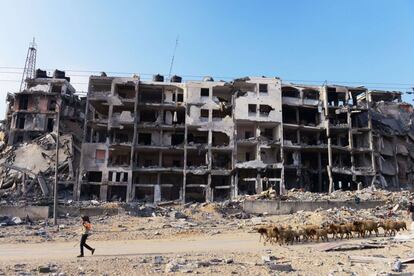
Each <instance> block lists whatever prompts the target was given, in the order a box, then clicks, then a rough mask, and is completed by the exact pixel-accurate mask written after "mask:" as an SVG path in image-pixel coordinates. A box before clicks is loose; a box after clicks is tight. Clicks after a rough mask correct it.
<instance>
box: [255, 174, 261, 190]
mask: <svg viewBox="0 0 414 276" xmlns="http://www.w3.org/2000/svg"><path fill="white" fill-rule="evenodd" d="M255 188H256V194H260V193H261V192H263V187H262V177H261V175H260V173H257V175H256V187H255Z"/></svg>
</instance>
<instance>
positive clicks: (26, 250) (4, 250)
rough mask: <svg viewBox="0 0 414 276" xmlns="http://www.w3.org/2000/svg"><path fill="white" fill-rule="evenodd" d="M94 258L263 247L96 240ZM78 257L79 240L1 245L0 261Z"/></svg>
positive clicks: (243, 238)
mask: <svg viewBox="0 0 414 276" xmlns="http://www.w3.org/2000/svg"><path fill="white" fill-rule="evenodd" d="M88 244H90V245H91V246H92V247H95V248H96V249H97V250H96V253H95V256H101V257H102V256H127V255H130V256H133V255H153V254H160V255H161V254H179V253H188V252H252V251H253V252H257V251H262V250H263V249H264V248H265V247H264V246H263V245H262V244H259V243H258V235H257V234H256V235H255V234H249V233H245V234H239V235H229V234H228V235H216V236H211V237H207V238H206V237H194V238H187V239H167V240H128V241H119V240H117V241H96V240H94V239H93V237H91V238H90V240H88ZM77 254H79V245H78V241H73V242H71V243H69V242H49V243H48V242H46V243H36V244H27V243H24V244H0V261H7V260H33V259H48V258H53V259H61V258H73V257H74V256H76V255H77Z"/></svg>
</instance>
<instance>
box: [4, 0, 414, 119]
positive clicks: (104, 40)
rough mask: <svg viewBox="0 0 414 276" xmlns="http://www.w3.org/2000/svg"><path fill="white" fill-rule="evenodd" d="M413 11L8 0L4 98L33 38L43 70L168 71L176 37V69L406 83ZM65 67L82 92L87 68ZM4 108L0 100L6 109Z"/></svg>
mask: <svg viewBox="0 0 414 276" xmlns="http://www.w3.org/2000/svg"><path fill="white" fill-rule="evenodd" d="M413 14H414V1H411V0H406V1H404V0H395V1H388V0H375V1H374V0H372V1H371V0H366V1H362V0H358V1H356V0H348V1H328V0H314V1H305V0H302V1H299V0H298V1H295V0H291V1H270V0H269V1H244V0H238V1H236V0H234V1H231V0H228V1H211V0H210V1H197V0H188V1H186V0H182V1H167V0H165V1H126V0H125V1H122V0H121V1H84V0H83V1H76V0H72V1H68V0H67V1H45V0H37V1H29V0H27V1H21V0H10V1H7V0H2V1H1V2H0V18H1V20H2V24H0V67H1V68H0V103H3V102H4V98H5V95H6V93H7V92H10V91H14V90H16V89H18V87H19V83H18V81H16V80H19V79H20V69H6V68H4V67H18V68H21V67H23V65H24V61H25V57H26V52H27V47H28V44H29V42H30V41H31V39H32V37H36V41H37V44H38V55H37V67H40V68H47V69H53V68H61V69H67V70H85V71H91V70H96V71H107V72H136V73H158V72H160V73H165V74H166V73H168V70H169V66H170V61H171V55H172V52H173V49H174V44H175V39H176V37H177V35H179V43H178V48H177V51H176V57H175V63H174V68H173V73H177V74H179V75H186V76H187V75H188V76H199V75H212V76H215V77H216V79H220V77H221V78H223V77H243V76H246V75H256V76H262V75H265V76H278V77H281V78H282V79H287V80H304V81H305V80H306V81H309V82H311V83H312V84H321V83H322V82H323V81H324V80H327V81H328V82H335V81H337V82H338V81H340V82H354V83H350V84H355V85H361V84H362V85H364V84H365V85H366V86H367V87H369V88H382V89H387V88H388V89H390V90H396V89H398V90H402V91H410V90H411V88H410V87H412V86H414V54H413V53H414V16H413ZM68 74H69V76H70V75H71V74H72V79H73V81H72V82H73V83H74V86H75V87H76V88H77V89H79V90H83V91H85V90H86V87H87V86H86V84H85V83H87V81H88V79H87V76H86V75H88V74H90V73H88V72H68ZM82 75H84V76H82ZM189 78H192V79H197V78H198V77H189ZM379 83H381V84H379ZM405 99H406V100H407V101H409V102H412V100H411V97H410V96H406V98H405ZM4 110H5V105H4V104H0V116H2V115H3V114H4Z"/></svg>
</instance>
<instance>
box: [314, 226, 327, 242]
mask: <svg viewBox="0 0 414 276" xmlns="http://www.w3.org/2000/svg"><path fill="white" fill-rule="evenodd" d="M315 233H316V240H317V241H319V238H320V239H321V240H322V241H329V239H328V230H327V229H325V228H319V229H315Z"/></svg>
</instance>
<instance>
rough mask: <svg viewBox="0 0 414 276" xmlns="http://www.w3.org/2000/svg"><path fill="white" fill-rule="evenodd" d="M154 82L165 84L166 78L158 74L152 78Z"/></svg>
mask: <svg viewBox="0 0 414 276" xmlns="http://www.w3.org/2000/svg"><path fill="white" fill-rule="evenodd" d="M152 81H159V82H163V81H164V76H163V75H160V74H156V75H154V76H152Z"/></svg>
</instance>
